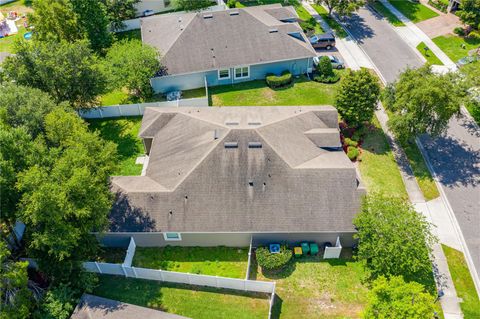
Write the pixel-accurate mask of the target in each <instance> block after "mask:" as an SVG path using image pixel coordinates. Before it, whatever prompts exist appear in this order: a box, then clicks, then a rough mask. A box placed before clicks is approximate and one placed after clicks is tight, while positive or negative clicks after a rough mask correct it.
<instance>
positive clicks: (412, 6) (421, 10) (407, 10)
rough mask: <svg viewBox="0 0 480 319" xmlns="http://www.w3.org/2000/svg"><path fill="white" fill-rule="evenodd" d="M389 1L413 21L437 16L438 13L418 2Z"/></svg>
mask: <svg viewBox="0 0 480 319" xmlns="http://www.w3.org/2000/svg"><path fill="white" fill-rule="evenodd" d="M389 2H390V3H391V4H392V5H393V6H394V7H395V8H397V10H398V11H400V12H401V13H403V15H404V16H406V17H407V18H408V19H410V20H411V21H412V22H414V23H417V22H420V21H424V20H427V19H431V18H435V17H438V13H436V12H435V11H433V10H432V9H430V8H428V7H426V6H424V5H423V4H421V3H420V2H411V1H408V0H390V1H389Z"/></svg>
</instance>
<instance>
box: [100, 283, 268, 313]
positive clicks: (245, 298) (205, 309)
mask: <svg viewBox="0 0 480 319" xmlns="http://www.w3.org/2000/svg"><path fill="white" fill-rule="evenodd" d="M94 294H95V295H97V296H101V297H104V298H110V299H114V300H119V301H123V302H127V303H131V304H134V305H138V306H142V307H149V308H154V309H158V310H162V311H165V312H170V313H174V314H178V315H182V316H186V317H188V318H195V319H223V318H236V319H253V318H259V319H265V318H267V317H268V310H269V300H268V298H267V296H266V295H263V294H251V293H249V294H247V293H242V292H237V291H227V290H217V289H214V288H199V287H196V286H188V285H175V284H168V283H160V282H158V281H149V280H142V279H131V278H128V279H127V278H124V277H118V276H107V275H103V276H100V283H99V286H98V287H97V288H96V289H95V291H94Z"/></svg>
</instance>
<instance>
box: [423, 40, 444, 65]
mask: <svg viewBox="0 0 480 319" xmlns="http://www.w3.org/2000/svg"><path fill="white" fill-rule="evenodd" d="M425 48H426V49H427V50H425ZM417 50H418V51H419V52H420V53H421V54H422V55H423V57H424V58H425V59H427V63H428V64H431V65H443V63H442V61H440V59H439V58H438V57H437V56H436V55H435V53H433V52H432V51H431V50H430V49H429V48H428V46H427V45H426V44H425V43H423V42H420V43H419V44H418V45H417Z"/></svg>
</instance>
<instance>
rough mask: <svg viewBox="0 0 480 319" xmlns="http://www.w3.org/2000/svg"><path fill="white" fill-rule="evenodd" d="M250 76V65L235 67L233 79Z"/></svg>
mask: <svg viewBox="0 0 480 319" xmlns="http://www.w3.org/2000/svg"><path fill="white" fill-rule="evenodd" d="M248 77H250V67H249V66H241V67H238V68H235V79H244V78H248Z"/></svg>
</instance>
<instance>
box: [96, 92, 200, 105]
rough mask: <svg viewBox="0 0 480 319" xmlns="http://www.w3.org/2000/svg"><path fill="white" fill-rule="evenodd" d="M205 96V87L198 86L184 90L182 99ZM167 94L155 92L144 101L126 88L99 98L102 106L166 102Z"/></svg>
mask: <svg viewBox="0 0 480 319" xmlns="http://www.w3.org/2000/svg"><path fill="white" fill-rule="evenodd" d="M204 96H205V88H198V89H193V90H185V91H182V99H193V98H198V97H204ZM165 101H166V99H165V96H164V95H163V94H154V95H152V96H151V97H149V98H147V99H146V100H144V101H140V100H138V99H136V98H135V97H132V96H131V95H129V94H128V91H127V90H126V89H117V90H113V91H110V92H108V93H105V94H104V95H102V96H100V97H99V98H98V103H99V105H100V106H111V105H119V104H135V103H148V102H165Z"/></svg>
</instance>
